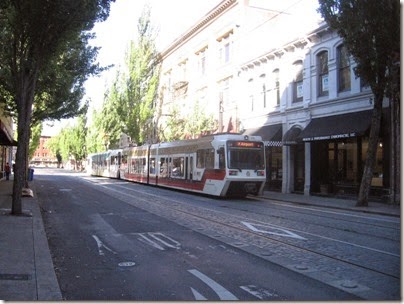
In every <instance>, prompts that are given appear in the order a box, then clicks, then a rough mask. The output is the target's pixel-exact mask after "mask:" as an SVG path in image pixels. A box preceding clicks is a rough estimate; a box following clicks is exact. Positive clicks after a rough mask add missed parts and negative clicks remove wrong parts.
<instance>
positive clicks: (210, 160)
mask: <svg viewBox="0 0 404 304" xmlns="http://www.w3.org/2000/svg"><path fill="white" fill-rule="evenodd" d="M214 162H215V154H214V150H213V149H204V150H198V151H196V167H197V168H206V169H213V167H214Z"/></svg>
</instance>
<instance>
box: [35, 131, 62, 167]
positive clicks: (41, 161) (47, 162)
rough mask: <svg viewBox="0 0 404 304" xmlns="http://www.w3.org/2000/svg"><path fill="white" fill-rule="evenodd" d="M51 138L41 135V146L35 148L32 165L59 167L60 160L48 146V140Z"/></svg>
mask: <svg viewBox="0 0 404 304" xmlns="http://www.w3.org/2000/svg"><path fill="white" fill-rule="evenodd" d="M51 138H52V137H51V136H41V138H40V139H39V147H38V148H37V149H36V150H35V152H34V155H33V156H32V159H31V162H30V165H31V166H42V167H57V164H58V160H57V158H56V156H55V155H53V153H52V152H51V151H50V150H49V148H48V146H47V142H48V140H49V139H51Z"/></svg>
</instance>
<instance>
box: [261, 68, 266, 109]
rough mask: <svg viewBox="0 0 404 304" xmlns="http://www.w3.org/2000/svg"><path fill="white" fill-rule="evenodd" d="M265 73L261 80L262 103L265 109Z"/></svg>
mask: <svg viewBox="0 0 404 304" xmlns="http://www.w3.org/2000/svg"><path fill="white" fill-rule="evenodd" d="M265 80H266V79H265V74H262V75H261V76H260V82H261V92H260V95H261V100H262V105H263V107H264V109H265V108H266V107H267V88H266V87H267V86H266V84H265Z"/></svg>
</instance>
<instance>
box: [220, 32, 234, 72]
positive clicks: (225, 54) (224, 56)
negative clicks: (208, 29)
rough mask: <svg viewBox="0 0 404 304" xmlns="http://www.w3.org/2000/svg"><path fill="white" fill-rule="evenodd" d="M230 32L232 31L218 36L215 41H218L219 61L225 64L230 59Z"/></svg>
mask: <svg viewBox="0 0 404 304" xmlns="http://www.w3.org/2000/svg"><path fill="white" fill-rule="evenodd" d="M232 34H233V31H230V32H228V33H227V34H225V35H224V36H222V37H220V38H219V39H217V41H218V42H219V43H220V47H219V62H220V64H226V63H229V62H230V60H231V56H232V43H233V42H232V40H231V39H232V38H231V37H232Z"/></svg>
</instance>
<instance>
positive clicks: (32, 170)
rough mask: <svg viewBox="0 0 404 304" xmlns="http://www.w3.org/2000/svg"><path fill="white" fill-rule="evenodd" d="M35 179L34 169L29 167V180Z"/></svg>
mask: <svg viewBox="0 0 404 304" xmlns="http://www.w3.org/2000/svg"><path fill="white" fill-rule="evenodd" d="M33 179H34V169H31V168H28V181H32V180H33Z"/></svg>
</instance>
